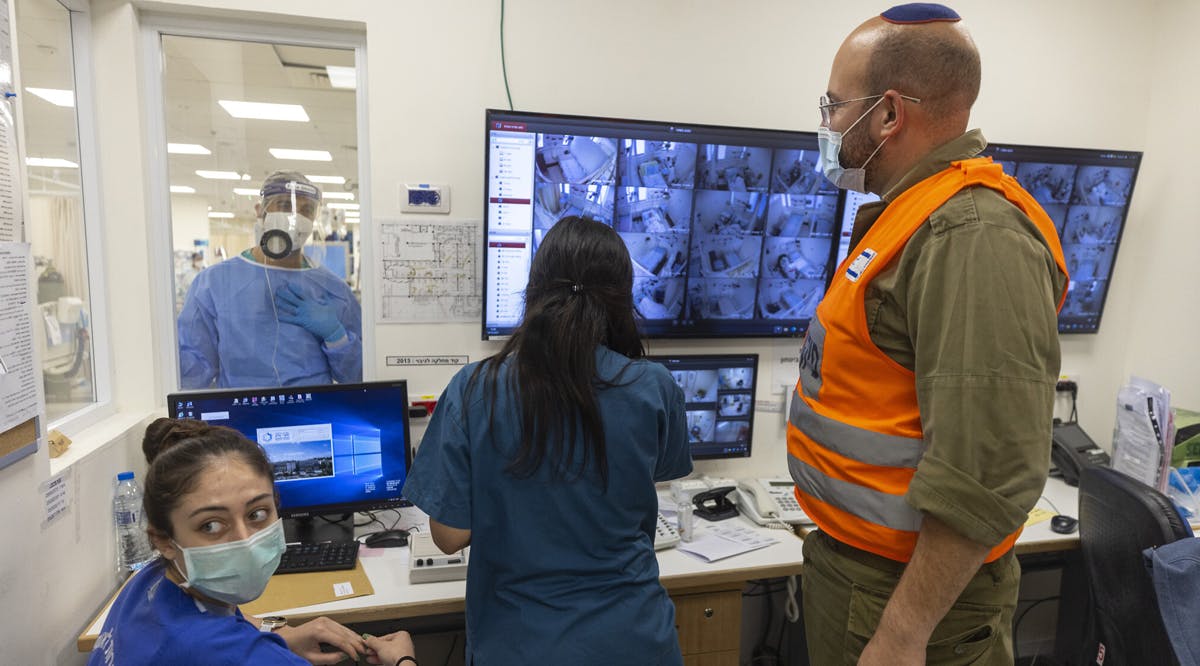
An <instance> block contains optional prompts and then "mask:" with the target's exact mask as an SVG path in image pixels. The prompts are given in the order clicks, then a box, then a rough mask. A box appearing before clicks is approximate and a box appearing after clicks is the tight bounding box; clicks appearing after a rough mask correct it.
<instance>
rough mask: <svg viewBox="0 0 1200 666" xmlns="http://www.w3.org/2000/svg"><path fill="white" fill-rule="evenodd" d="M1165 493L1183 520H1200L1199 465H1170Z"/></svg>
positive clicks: (1191, 521) (1192, 521)
mask: <svg viewBox="0 0 1200 666" xmlns="http://www.w3.org/2000/svg"><path fill="white" fill-rule="evenodd" d="M1167 495H1168V496H1169V497H1170V498H1171V501H1173V502H1175V506H1176V507H1178V508H1179V513H1180V514H1182V515H1183V518H1184V520H1186V521H1187V522H1189V523H1194V522H1196V521H1197V520H1200V467H1184V468H1175V467H1172V468H1171V469H1170V472H1169V476H1168V481H1167Z"/></svg>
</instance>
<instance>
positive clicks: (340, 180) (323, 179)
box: [304, 174, 346, 185]
mask: <svg viewBox="0 0 1200 666" xmlns="http://www.w3.org/2000/svg"><path fill="white" fill-rule="evenodd" d="M304 177H305V178H307V179H309V180H310V181H312V182H314V183H322V184H324V185H345V184H346V179H345V178H344V177H342V176H309V175H307V174H305V176H304Z"/></svg>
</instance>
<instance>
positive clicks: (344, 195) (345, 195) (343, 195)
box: [321, 192, 354, 201]
mask: <svg viewBox="0 0 1200 666" xmlns="http://www.w3.org/2000/svg"><path fill="white" fill-rule="evenodd" d="M321 196H322V197H324V198H326V199H340V200H342V201H354V193H353V192H322V193H321Z"/></svg>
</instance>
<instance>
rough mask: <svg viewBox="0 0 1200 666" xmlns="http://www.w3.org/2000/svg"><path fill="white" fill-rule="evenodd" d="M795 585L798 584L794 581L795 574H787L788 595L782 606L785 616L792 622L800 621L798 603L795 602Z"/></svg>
mask: <svg viewBox="0 0 1200 666" xmlns="http://www.w3.org/2000/svg"><path fill="white" fill-rule="evenodd" d="M797 587H798V585H797V583H796V576H795V575H794V574H793V575H791V576H788V579H787V591H788V597H787V602H786V603H785V604H784V607H783V608H784V615H785V616H786V617H787V619H788V622H791V623H792V624H795V623H796V622H799V621H800V604H799V603H797V602H796V588H797Z"/></svg>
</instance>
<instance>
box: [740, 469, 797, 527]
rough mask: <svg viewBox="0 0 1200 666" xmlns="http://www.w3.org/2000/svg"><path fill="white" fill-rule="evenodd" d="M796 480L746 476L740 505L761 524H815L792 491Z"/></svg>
mask: <svg viewBox="0 0 1200 666" xmlns="http://www.w3.org/2000/svg"><path fill="white" fill-rule="evenodd" d="M792 487H793V486H792V480H791V479H789V478H786V477H784V478H777V479H746V480H744V481H739V482H738V488H737V495H738V506H740V507H741V509H742V513H744V514H746V517H748V518H749V519H750V520H753V521H754V522H756V523H758V524H759V525H778V524H780V523H785V524H788V525H798V524H802V523H807V524H811V523H812V521H811V520H809V518H808V516H807V515H805V514H804V510H803V509H801V508H800V504H799V502H797V501H796V497H795V495H793V494H792Z"/></svg>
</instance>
